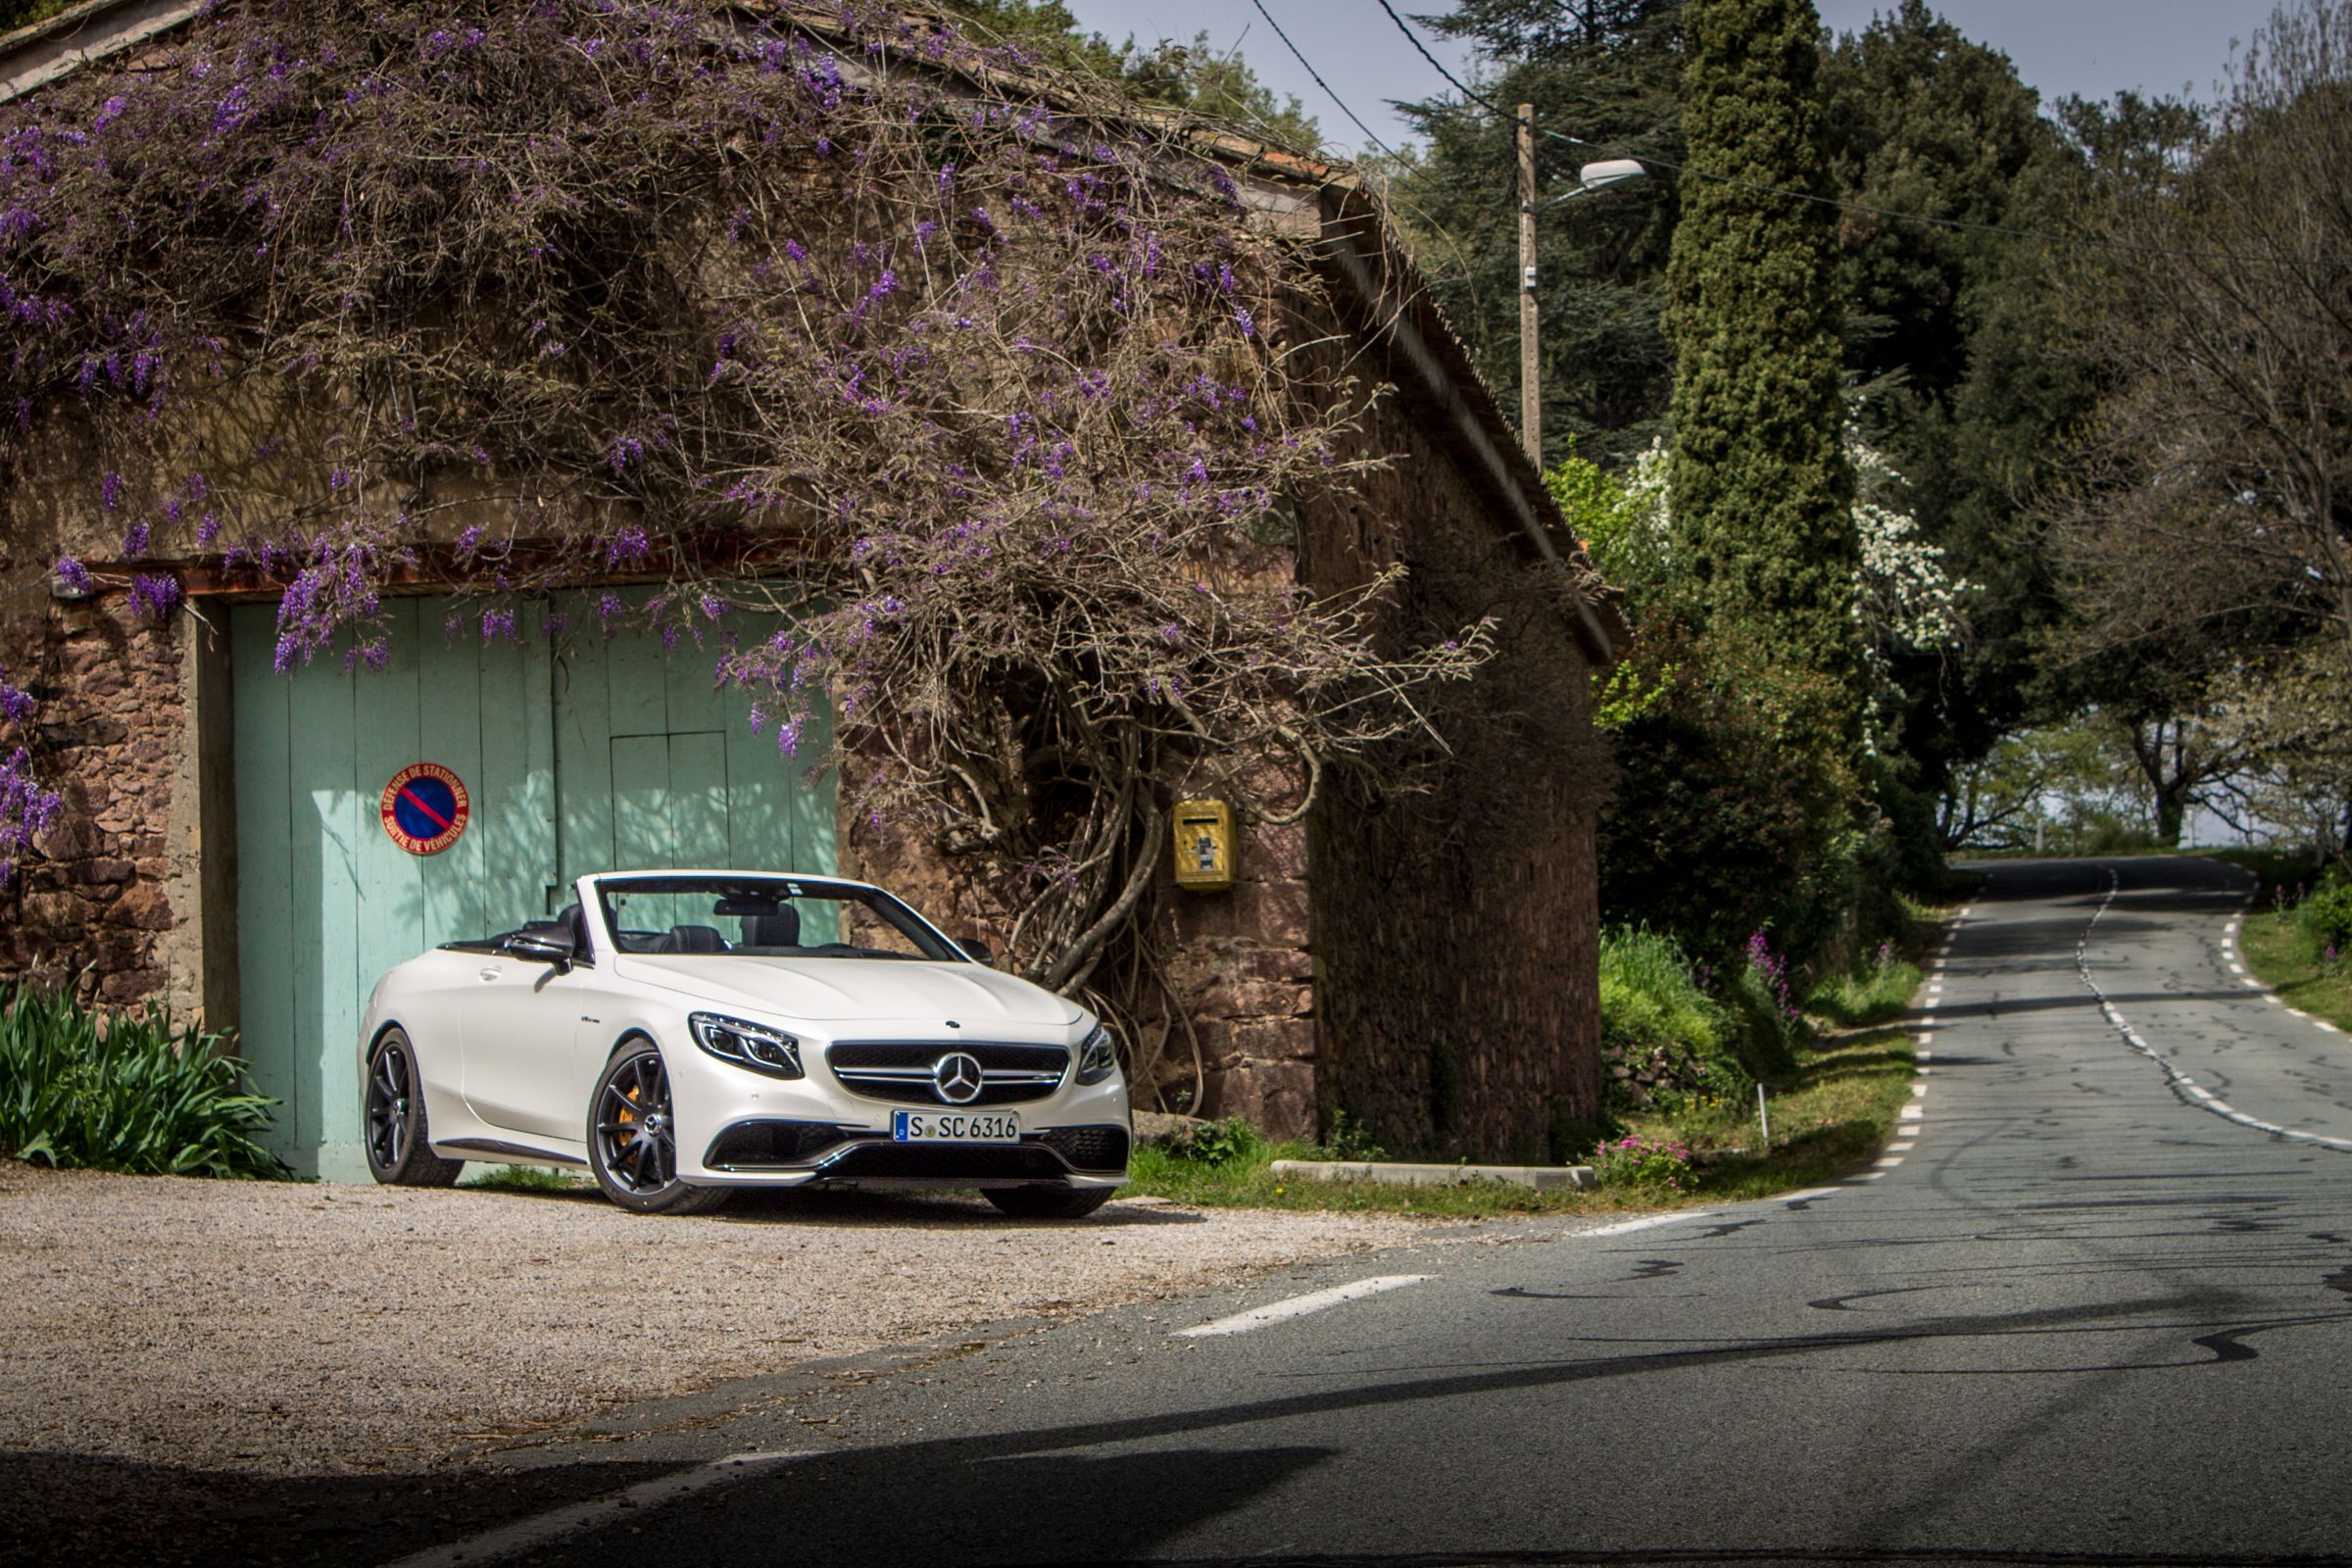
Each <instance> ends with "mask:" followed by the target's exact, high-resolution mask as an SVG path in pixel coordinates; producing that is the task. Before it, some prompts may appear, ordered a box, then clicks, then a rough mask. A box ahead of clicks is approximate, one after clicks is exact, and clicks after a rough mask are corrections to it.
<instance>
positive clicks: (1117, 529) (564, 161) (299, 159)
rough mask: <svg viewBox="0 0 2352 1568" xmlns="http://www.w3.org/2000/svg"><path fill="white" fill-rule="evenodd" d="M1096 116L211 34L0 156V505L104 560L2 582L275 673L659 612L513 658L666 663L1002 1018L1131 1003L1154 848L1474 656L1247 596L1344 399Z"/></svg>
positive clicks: (979, 78) (457, 27) (1463, 646)
mask: <svg viewBox="0 0 2352 1568" xmlns="http://www.w3.org/2000/svg"><path fill="white" fill-rule="evenodd" d="M1105 92H1106V89H1105V88H1104V87H1103V85H1102V84H1100V83H1096V82H1093V81H1091V80H1088V79H1081V78H1076V77H1065V76H1059V75H1056V74H1054V73H1050V72H1048V71H1046V70H1045V69H1044V68H1043V67H1042V66H1041V65H1040V64H1039V63H1037V62H1035V61H1032V60H1030V59H1028V58H1026V57H1025V56H1023V54H1022V53H1021V52H1020V51H1019V50H1018V49H1017V48H1014V47H1012V46H1008V45H1004V44H1000V43H996V42H991V41H988V40H985V39H981V38H976V37H974V36H971V35H970V34H969V33H968V32H967V31H965V30H962V29H959V28H958V26H956V25H954V24H953V23H951V22H949V21H947V20H945V19H943V18H941V17H939V16H936V15H932V14H928V13H922V12H912V11H902V10H895V9H885V8H881V7H877V6H871V5H867V4H863V3H858V0H851V3H848V4H843V5H838V6H832V7H828V8H825V9H823V10H821V11H819V10H786V9H783V8H771V7H766V6H751V5H732V6H719V5H688V4H664V3H655V0H487V3H479V4H473V5H465V6H460V5H451V4H439V3H429V0H376V3H369V4H360V3H355V0H299V3H297V0H245V3H237V0H228V3H224V4H222V5H221V6H219V7H218V8H217V9H216V10H215V11H214V12H213V13H212V14H210V15H209V16H208V17H206V18H205V19H204V20H202V21H201V22H200V23H198V24H197V25H194V26H193V27H192V28H190V29H189V30H188V31H186V32H185V33H184V34H181V35H178V36H176V37H175V38H174V39H173V40H172V42H171V44H170V46H169V47H168V49H166V50H165V51H164V52H163V53H162V55H161V56H160V58H156V59H151V60H147V61H144V62H142V63H141V64H140V65H139V66H138V67H136V68H134V69H124V70H118V71H95V70H93V71H89V72H85V73H82V74H80V75H78V76H76V77H73V78H71V79H70V80H68V81H67V82H65V83H62V84H60V85H58V86H56V87H54V88H51V89H49V90H47V91H45V92H43V93H41V94H39V95H37V96H36V97H35V98H34V99H33V100H31V101H30V103H29V104H28V105H21V106H17V107H14V108H12V109H10V110H8V111H6V112H5V115H4V116H0V312H4V313H5V314H6V315H7V317H8V319H10V321H11V323H12V331H11V339H12V344H13V349H12V353H11V355H10V356H9V358H8V361H7V365H6V368H5V377H6V379H5V383H4V384H0V464H6V465H8V466H10V467H11V468H14V469H18V470H19V471H21V465H22V463H23V461H24V460H25V459H26V458H27V457H28V455H30V454H31V453H33V452H34V451H35V450H37V448H38V444H39V443H40V442H42V441H43V440H44V439H45V438H46V435H47V432H49V431H50V430H51V429H52V427H53V426H56V425H58V424H60V423H64V422H73V423H75V424H77V425H78V426H80V427H84V428H86V429H87V430H88V431H90V432H91V433H92V437H93V439H94V444H95V451H96V452H97V453H98V454H99V463H98V466H96V467H95V468H94V469H93V472H94V473H95V474H96V475H97V477H96V478H95V479H94V481H93V482H92V485H91V493H90V494H88V495H87V496H86V497H85V498H83V504H82V505H80V506H79V507H77V508H76V509H74V510H75V516H76V517H77V518H78V519H79V521H80V523H81V525H82V528H83V534H84V536H85V537H86V536H87V535H88V534H89V533H90V531H91V530H93V529H95V530H102V531H103V542H104V545H105V547H106V548H103V549H91V548H88V547H86V546H85V547H82V548H79V549H74V548H71V540H70V539H67V540H61V544H60V550H61V552H62V554H60V555H59V556H58V557H57V558H56V559H54V560H49V559H45V560H44V561H43V563H42V569H43V570H44V571H45V572H48V573H52V574H54V576H55V577H56V579H57V580H58V582H59V583H60V584H61V586H62V587H64V588H65V589H66V590H68V591H70V592H74V593H89V592H99V591H105V590H107V589H108V588H110V587H114V588H123V589H127V590H128V593H129V595H130V598H131V602H132V603H133V605H134V606H135V608H136V611H137V613H139V614H141V615H143V616H146V617H148V618H150V619H155V620H168V619H170V618H171V617H172V616H173V615H175V614H176V613H178V611H179V608H180V605H181V593H182V577H183V576H184V574H185V573H187V572H189V571H192V570H198V569H201V570H203V571H206V572H208V573H210V574H212V576H213V578H214V580H216V581H221V582H225V583H230V584H236V583H253V584H263V583H267V584H270V585H272V586H274V587H275V588H277V589H278V591H279V596H280V597H279V608H278V622H277V623H278V640H277V653H276V658H277V663H278V665H279V667H280V668H281V669H290V668H293V667H296V666H298V665H300V664H302V663H304V662H308V661H311V660H314V659H317V658H320V657H329V658H341V659H343V660H345V661H348V662H353V663H358V664H368V663H380V662H382V661H383V660H384V658H385V656H386V643H385V635H386V633H385V626H386V616H385V613H384V596H385V594H386V593H387V592H388V591H390V590H391V589H393V588H394V587H395V586H397V585H400V584H403V583H409V582H416V583H426V584H432V585H436V586H439V585H446V584H455V585H456V586H457V589H458V590H459V591H460V592H461V593H462V594H464V595H466V596H470V598H471V599H472V600H474V601H475V602H476V603H475V604H474V606H473V607H472V608H469V609H467V610H466V611H465V612H464V613H462V615H461V616H460V617H458V619H457V622H456V629H460V630H463V631H464V632H465V633H466V635H479V636H481V637H483V638H498V637H510V636H514V635H515V634H516V631H515V628H516V625H517V617H516V609H517V605H518V602H519V601H520V600H521V599H522V598H523V597H524V596H527V595H532V594H538V593H544V592H547V591H549V590H551V589H556V588H570V587H577V586H580V585H595V584H612V583H618V582H627V581H635V582H641V583H653V584H656V585H658V591H657V592H655V593H653V594H652V595H651V596H650V598H649V597H647V596H638V597H637V598H636V599H635V600H633V601H624V600H623V599H622V598H621V596H619V595H617V594H615V593H612V592H609V591H604V590H601V589H595V588H593V587H592V588H591V600H592V603H593V605H594V613H591V614H589V615H587V616H585V617H580V618H579V620H578V621H577V623H574V622H571V621H566V620H565V619H564V617H563V616H559V615H551V616H548V617H545V618H546V620H547V623H548V624H549V625H550V626H551V627H552V628H554V631H555V633H556V634H557V635H560V636H586V635H596V634H598V632H599V631H600V630H601V631H605V632H610V631H612V630H614V629H616V628H617V627H618V626H620V625H622V624H624V623H628V622H632V621H640V622H643V623H645V624H647V625H650V626H651V627H653V628H654V629H655V630H657V631H659V632H661V633H662V635H663V636H664V638H665V639H666V640H669V641H671V642H672V643H677V642H680V641H682V640H686V639H691V640H692V641H693V642H695V643H698V644H701V645H703V646H704V647H705V648H706V649H707V650H709V651H710V652H711V657H712V658H713V659H714V661H715V664H716V669H715V674H716V677H717V678H719V679H722V680H724V681H727V682H730V683H732V684H734V685H736V686H738V687H741V688H743V689H744V690H745V691H747V692H748V693H749V694H750V696H751V699H752V701H753V702H754V704H755V705H756V706H755V712H756V715H757V719H758V721H759V722H760V723H761V724H762V726H763V727H765V728H766V729H767V730H768V732H769V733H772V734H773V735H774V736H775V738H776V741H777V744H778V748H779V751H780V752H781V753H783V754H786V755H787V756H798V757H800V758H801V760H803V761H804V762H806V763H813V764H819V765H829V766H832V767H834V768H836V769H838V774H839V778H840V785H841V789H842V791H843V793H844V797H845V800H846V801H847V803H848V805H849V807H850V808H851V809H852V810H853V812H854V814H855V819H856V820H858V821H860V822H864V823H869V824H883V823H890V824H893V825H895V826H898V827H901V828H905V829H909V830H913V831H917V832H922V833H927V834H929V835H931V836H932V838H933V839H934V840H935V842H936V843H937V844H938V845H939V846H940V847H941V848H942V849H944V850H946V851H947V852H949V853H950V854H953V855H957V856H961V857H964V858H965V862H964V863H965V864H966V865H967V866H968V867H970V868H971V869H972V872H973V874H974V875H975V876H976V877H977V878H978V879H979V880H980V881H981V882H982V883H984V884H985V885H987V886H988V887H989V888H990V890H991V894H992V897H994V898H995V899H997V900H998V901H999V902H1000V903H1001V904H1002V906H1003V907H1005V909H1006V910H1008V911H1009V913H1010V915H1011V917H1012V919H1013V921H1014V924H1013V933H1014V942H1013V946H1014V949H1015V952H1016V954H1017V956H1018V958H1019V961H1020V963H1021V965H1022V966H1023V967H1024V968H1025V969H1026V970H1027V972H1029V973H1031V974H1033V975H1035V976H1036V977H1038V978H1040V979H1042V980H1045V981H1046V982H1048V983H1050V984H1053V985H1056V986H1060V987H1063V988H1065V989H1071V990H1076V989H1079V988H1082V987H1087V986H1090V985H1096V986H1099V985H1100V984H1101V983H1102V982H1101V981H1100V980H1099V979H1098V971H1099V970H1100V969H1101V966H1102V965H1103V962H1104V961H1105V960H1106V959H1107V958H1109V957H1111V956H1114V955H1124V956H1123V959H1122V963H1123V965H1124V967H1123V968H1122V971H1121V973H1122V979H1121V980H1120V981H1119V988H1120V989H1121V990H1122V991H1124V992H1126V993H1128V996H1127V998H1126V1001H1127V1002H1128V1003H1129V1004H1131V1005H1137V1006H1142V1005H1148V1004H1145V1003H1137V1002H1135V996H1136V995H1137V994H1140V993H1148V992H1149V991H1150V990H1151V977H1150V974H1149V973H1148V971H1149V970H1150V968H1151V964H1150V961H1149V960H1150V955H1149V953H1148V951H1146V950H1145V949H1143V948H1139V947H1137V945H1136V944H1137V943H1138V941H1140V940H1142V939H1141V938H1139V937H1138V935H1137V933H1138V932H1140V931H1142V930H1143V929H1144V927H1145V926H1147V925H1148V924H1149V921H1148V919H1147V915H1148V907H1149V885H1150V882H1151V877H1150V871H1151V868H1152V865H1153V864H1155V863H1156V857H1157V856H1158V854H1159V852H1160V849H1161V847H1162V845H1163V843H1164V841H1163V839H1162V836H1161V835H1162V832H1163V823H1164V817H1165V813H1166V810H1167V809H1168V808H1169V807H1170V805H1171V804H1172V802H1173V801H1174V800H1175V799H1176V798H1177V797H1178V796H1179V795H1181V794H1183V793H1185V792H1187V791H1193V790H1198V789H1202V788H1208V787H1212V786H1213V787H1216V788H1219V789H1221V790H1223V791H1224V792H1225V793H1227V794H1229V795H1231V796H1232V797H1233V798H1235V799H1236V800H1237V802H1238V803H1239V804H1240V805H1241V806H1242V807H1243V809H1245V810H1246V811H1248V812H1251V813H1255V814H1257V815H1260V816H1263V815H1268V814H1276V813H1280V812H1286V811H1287V812H1292V813H1296V812H1298V811H1300V810H1302V809H1304V808H1305V804H1306V802H1307V800H1308V799H1309V798H1311V796H1312V794H1313V791H1314V790H1315V788H1316V786H1317V781H1318V780H1319V779H1320V778H1321V776H1322V775H1323V773H1324V772H1325V771H1326V770H1327V769H1329V768H1331V767H1333V766H1335V765H1336V766H1345V765H1348V764H1349V763H1350V762H1351V761H1354V760H1360V759H1362V758H1364V757H1365V756H1366V755H1367V754H1368V753H1369V752H1370V751H1371V749H1373V748H1375V747H1377V746H1379V745H1380V744H1381V743H1382V742H1384V741H1386V740H1388V739H1390V738H1393V737H1397V736H1399V735H1402V734H1404V733H1406V732H1408V731H1411V730H1415V729H1425V728H1426V726H1427V721H1426V719H1425V717H1424V711H1425V709H1426V704H1425V703H1424V702H1423V700H1422V698H1423V694H1425V693H1426V692H1427V691H1428V690H1429V689H1431V688H1433V687H1435V686H1438V685H1441V684H1443V683H1446V682H1448V681H1452V680H1458V679H1461V678H1464V677H1467V676H1468V675H1469V674H1471V673H1472V672H1473V671H1474V670H1475V669H1476V668H1477V667H1478V666H1479V665H1480V664H1481V663H1482V662H1484V661H1485V660H1486V659H1487V658H1488V657H1489V656H1490V654H1491V652H1492V646H1491V641H1490V638H1489V635H1488V633H1487V631H1486V629H1485V628H1483V627H1470V628H1466V629H1461V630H1459V631H1457V632H1455V633H1454V634H1453V635H1451V636H1447V637H1443V638H1438V639H1434V640H1432V641H1430V642H1429V643H1428V644H1427V645H1426V646H1421V647H1408V646H1404V645H1403V644H1402V643H1401V642H1400V641H1399V640H1398V638H1397V635H1396V633H1395V631H1394V630H1393V628H1390V627H1389V617H1387V615H1386V612H1385V607H1386V606H1388V605H1389V604H1390V603H1391V602H1392V601H1393V600H1394V598H1395V588H1396V581H1395V578H1394V577H1393V576H1390V577H1380V578H1376V579H1375V580H1374V581H1373V582H1372V583H1371V584H1369V585H1368V586H1365V587H1362V588H1359V589H1357V590H1355V591H1354V592H1352V593H1350V594H1348V595H1346V596H1343V597H1340V598H1329V597H1325V598H1317V597H1315V596H1314V595H1312V594H1310V593H1308V592H1306V591H1304V590H1302V589H1300V588H1299V587H1298V586H1296V585H1295V583H1294V582H1293V581H1292V580H1291V576H1290V571H1291V568H1290V566H1289V564H1288V563H1289V557H1288V556H1287V554H1285V553H1284V552H1282V551H1280V550H1278V549H1275V548H1272V547H1273V546H1277V545H1280V544H1282V543H1284V542H1287V535H1288V530H1290V529H1291V527H1292V526H1293V524H1292V522H1291V520H1290V519H1291V518H1293V517H1294V516H1295V515H1296V512H1295V510H1294V509H1295V508H1296V506H1297V505H1298V504H1299V502H1300V501H1301V500H1302V499H1303V498H1306V497H1311V496H1313V495H1316V494H1319V493H1322V492H1323V491H1325V490H1327V489H1329V488H1331V487H1335V486H1345V485H1347V484H1348V483H1350V482H1351V480H1352V478H1353V477H1354V476H1355V475H1356V474H1357V473H1358V472H1360V471H1361V468H1362V467H1363V466H1364V460H1363V459H1362V458H1361V457H1360V456H1359V455H1357V450H1356V447H1355V445H1354V444H1353V443H1352V441H1351V437H1353V436H1354V434H1355V432H1356V424H1355V421H1356V419H1357V417H1358V416H1359V415H1360V413H1361V411H1362V409H1363V407H1364V406H1365V398H1366V396H1367V395H1368V393H1367V391H1366V389H1364V388H1362V387H1359V386H1357V385H1355V384H1354V383H1353V382H1352V381H1350V380H1349V379H1348V376H1347V374H1346V357H1345V356H1335V355H1332V354H1330V353H1328V352H1322V345H1321V344H1320V343H1319V342H1318V341H1316V340H1318V339H1320V338H1321V336H1322V335H1323V329H1322V328H1321V327H1319V326H1317V325H1315V324H1314V323H1317V322H1319V321H1321V320H1322V319H1324V317H1323V313H1322V311H1321V301H1320V295H1319V293H1318V289H1317V285H1316V283H1315V281H1314V276H1313V273H1312V271H1311V270H1310V269H1309V268H1307V267H1306V266H1305V265H1303V257H1302V254H1301V252H1300V251H1299V244H1300V243H1301V242H1299V241H1298V240H1295V239H1286V238H1284V237H1283V236H1282V235H1280V234H1278V233H1277V232H1275V230H1274V229H1273V228H1272V227H1271V226H1269V225H1267V224H1265V223H1263V222H1261V221H1257V220H1256V219H1254V218H1253V217H1252V215H1251V209H1250V203H1249V202H1248V200H1247V196H1248V192H1246V191H1245V190H1244V189H1243V188H1242V186H1241V185H1240V184H1238V183H1237V177H1236V176H1237V172H1239V171H1238V170H1237V168H1235V167H1229V166H1228V165H1227V164H1226V163H1224V162H1221V161H1220V160H1219V159H1218V158H1216V157H1214V156H1211V155H1210V153H1209V152H1208V151H1207V150H1205V148H1204V144H1203V142H1202V140H1201V137H1200V135H1199V131H1200V127H1199V126H1198V125H1195V124H1188V123H1184V122H1182V121H1181V120H1179V119H1169V118H1165V117H1162V118H1158V119H1147V118H1139V117H1138V116H1137V115H1136V114H1135V113H1134V112H1133V111H1132V109H1131V107H1130V106H1128V105H1126V104H1123V103H1121V102H1119V101H1117V100H1116V99H1114V98H1110V97H1106V96H1104V94H1105ZM1310 348H1312V349H1316V350H1317V352H1314V353H1302V352H1300V351H1301V350H1303V349H1310ZM755 616H762V617H773V616H781V617H782V618H781V620H780V622H779V621H778V620H776V619H773V618H760V619H754V618H753V617H755ZM779 623H780V624H781V625H782V626H783V628H784V629H782V630H780V631H776V632H774V633H773V634H772V635H767V634H766V633H765V632H764V630H763V629H762V630H760V631H750V632H747V630H746V628H747V627H752V626H758V627H760V628H765V627H766V626H769V625H775V624H779ZM823 711H830V712H831V713H832V714H833V715H834V716H836V717H837V719H838V722H837V723H836V724H835V725H834V726H833V728H832V734H833V735H834V740H833V742H832V745H831V750H830V751H829V752H828V753H826V754H824V755H820V756H811V755H809V752H810V751H811V748H809V747H807V746H806V745H805V744H804V738H805V737H806V736H807V735H809V733H811V728H812V720H813V719H814V718H815V717H816V716H817V715H818V714H819V713H820V712H823Z"/></svg>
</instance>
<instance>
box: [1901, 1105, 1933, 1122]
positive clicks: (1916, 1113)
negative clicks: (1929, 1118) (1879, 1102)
mask: <svg viewBox="0 0 2352 1568" xmlns="http://www.w3.org/2000/svg"><path fill="white" fill-rule="evenodd" d="M1926 1114H1927V1113H1926V1112H1925V1111H1923V1110H1921V1109H1920V1108H1919V1107H1918V1106H1917V1105H1905V1106H1904V1107H1903V1108H1902V1109H1901V1110H1899V1111H1896V1112H1895V1120H1897V1121H1917V1120H1919V1119H1920V1118H1921V1117H1922V1116H1924V1115H1926Z"/></svg>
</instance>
